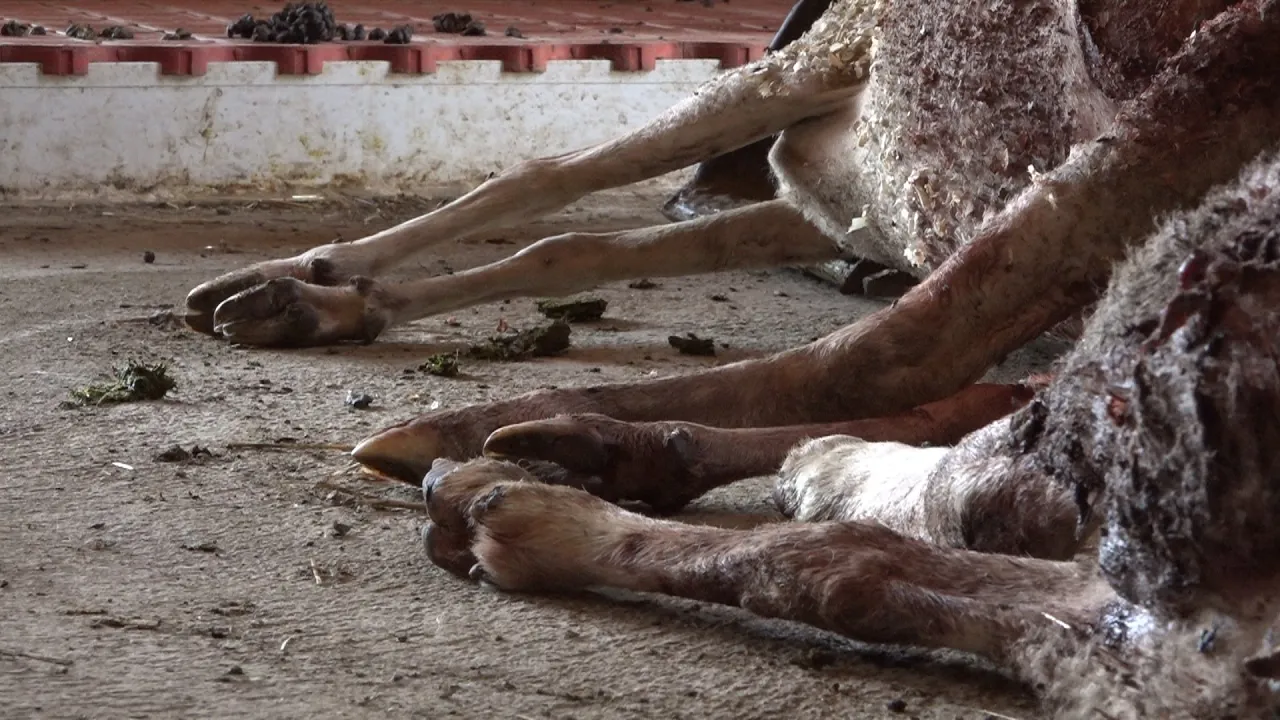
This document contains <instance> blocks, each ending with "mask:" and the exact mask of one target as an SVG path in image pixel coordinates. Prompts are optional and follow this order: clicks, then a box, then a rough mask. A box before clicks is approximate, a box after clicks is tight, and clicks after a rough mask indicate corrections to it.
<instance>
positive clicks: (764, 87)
mask: <svg viewBox="0 0 1280 720" xmlns="http://www.w3.org/2000/svg"><path fill="white" fill-rule="evenodd" d="M860 82H861V80H860V79H859V78H858V77H857V76H856V74H855V73H853V72H839V71H835V70H831V69H828V70H806V69H798V70H797V69H794V68H791V67H789V66H783V65H782V64H781V63H779V62H773V61H770V60H768V59H766V60H765V61H762V62H760V63H756V64H753V65H751V66H748V67H746V68H742V69H739V70H734V71H731V72H729V73H726V74H725V75H723V76H721V77H719V78H717V79H716V80H714V81H712V82H711V83H709V84H708V85H707V86H705V87H704V88H702V89H701V90H700V91H699V92H698V93H696V94H695V95H694V96H692V97H690V98H689V99H687V100H685V101H683V102H681V103H679V104H677V105H675V106H674V107H672V108H671V109H670V110H668V111H667V112H665V113H663V114H662V115H661V116H660V117H658V118H657V119H655V120H653V121H651V122H649V123H648V124H646V125H645V126H643V127H641V128H639V129H637V130H635V131H632V132H630V133H627V134H626V135H623V136H621V137H619V138H617V139H615V140H612V141H610V142H607V143H604V144H602V145H597V146H595V147H591V148H587V149H584V150H579V151H576V152H571V153H567V154H565V155H560V156H557V157H549V158H540V159H536V160H531V161H529V162H525V163H521V164H519V165H517V166H516V167H514V168H512V169H510V170H508V171H506V172H504V173H502V174H501V175H499V176H497V177H494V178H492V179H490V180H488V181H487V182H485V183H484V184H482V185H480V186H479V187H477V188H476V189H475V190H472V191H471V192H470V193H468V194H466V195H464V196H462V197H461V198H458V199H457V200H455V201H453V202H451V203H449V204H448V205H445V206H444V207H441V208H439V209H437V210H435V211H433V212H430V213H427V214H426V215H422V216H420V217H418V218H415V219H413V220H409V221H407V222H404V223H401V224H399V225H397V226H395V227H393V228H390V229H387V230H384V231H382V232H380V233H377V234H375V235H371V236H369V237H366V238H363V239H361V240H357V241H355V242H351V243H344V244H330V245H324V246H320V247H317V248H313V249H311V250H308V251H307V252H305V253H302V254H301V255H298V256H296V257H292V258H285V259H279V260H270V261H267V262H264V263H259V264H257V265H253V266H250V267H248V268H244V269H241V270H237V271H235V272H232V273H229V274H227V275H223V276H222V277H219V278H217V279H215V280H212V281H209V282H206V283H204V284H203V285H200V286H199V287H197V288H195V289H194V290H192V291H191V293H190V294H189V295H188V296H187V307H188V309H189V311H190V313H191V316H190V319H189V323H190V324H191V325H192V327H194V328H195V329H197V330H201V331H203V332H214V330H215V329H216V327H217V326H218V325H219V324H220V319H219V316H218V309H219V308H220V306H221V305H222V303H224V302H225V301H226V300H227V299H228V298H232V297H235V296H237V295H238V294H242V293H254V292H276V293H279V292H280V291H278V290H270V291H267V290H263V289H261V286H262V285H263V284H264V283H267V282H269V281H271V280H274V279H289V280H292V281H296V282H298V283H305V284H311V285H339V284H341V283H343V282H346V281H347V280H349V279H351V278H353V277H357V276H361V277H363V276H374V275H377V274H378V273H380V272H383V271H385V270H386V269H387V268H390V267H392V266H394V265H396V264H398V263H401V262H403V261H405V260H407V259H408V258H410V257H412V256H413V255H415V254H416V253H419V252H422V251H425V250H427V249H428V248H431V247H432V246H434V245H436V244H437V243H441V242H444V241H447V240H454V239H460V238H466V237H471V236H475V235H478V234H480V233H484V232H488V231H492V230H496V229H499V228H503V227H509V226H511V225H514V224H518V223H521V222H527V221H529V220H532V219H534V218H537V217H539V216H542V215H545V214H547V213H550V212H554V211H556V210H558V209H560V208H563V207H564V206H566V205H568V204H569V203H571V202H573V201H575V200H577V199H579V198H581V197H583V196H585V195H587V194H589V193H592V192H594V191H597V190H603V189H606V188H612V187H621V186H623V185H629V184H631V183H634V182H639V181H641V180H645V179H647V178H652V177H657V176H659V175H662V174H664V173H667V172H671V171H674V170H679V169H680V168H683V167H686V166H688V165H690V164H692V163H696V162H698V161H700V160H704V159H707V158H710V157H714V156H716V155H720V154H722V153H724V152H726V151H729V150H733V149H734V148H738V147H741V146H743V145H746V144H748V143H750V142H752V141H754V140H757V139H759V138H761V137H765V136H768V135H771V134H774V133H777V132H779V131H781V130H782V129H784V128H786V127H788V126H790V125H792V124H794V123H796V122H799V121H800V120H803V119H805V118H809V117H813V116H816V115H822V114H824V113H827V112H830V111H831V110H832V109H834V108H836V107H838V106H840V105H842V104H844V103H847V102H848V101H849V98H850V97H852V96H853V95H854V94H855V93H856V92H857V91H858V90H859V88H860V87H861V85H860ZM285 294H292V295H293V296H295V297H298V296H303V300H306V299H308V298H306V297H305V291H303V290H298V289H292V290H289V291H287V292H286V293H285ZM261 305H262V307H264V308H272V307H276V305H275V304H273V303H262V304H261ZM288 307H290V305H289V304H285V305H283V306H282V307H280V309H279V310H278V313H280V314H284V313H287V312H288ZM320 324H321V325H323V324H324V323H320ZM367 331H368V328H360V329H359V331H358V332H357V333H356V334H355V335H354V337H353V339H364V337H365V335H367ZM241 335H242V337H241V338H238V340H240V341H241V342H255V343H259V344H277V342H276V335H275V334H273V333H272V332H270V331H269V330H264V331H256V332H247V331H242V332H241ZM336 339H338V338H335V337H332V336H325V335H323V334H320V335H318V336H317V337H316V338H315V340H314V342H315V343H323V342H333V341H335V340H336ZM301 340H302V338H300V337H299V333H297V332H294V333H288V332H283V336H282V337H280V338H279V343H280V344H291V345H297V344H302V343H301Z"/></svg>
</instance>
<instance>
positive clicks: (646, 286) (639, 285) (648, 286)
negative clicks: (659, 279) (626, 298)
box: [627, 278, 658, 290]
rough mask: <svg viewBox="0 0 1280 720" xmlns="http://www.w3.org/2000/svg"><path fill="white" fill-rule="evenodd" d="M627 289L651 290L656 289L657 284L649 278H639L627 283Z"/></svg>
mask: <svg viewBox="0 0 1280 720" xmlns="http://www.w3.org/2000/svg"><path fill="white" fill-rule="evenodd" d="M627 287H629V288H631V289H632V290H652V289H654V288H656V287H658V283H656V282H654V281H652V280H650V279H649V278H640V279H639V280H632V281H631V282H629V283H627Z"/></svg>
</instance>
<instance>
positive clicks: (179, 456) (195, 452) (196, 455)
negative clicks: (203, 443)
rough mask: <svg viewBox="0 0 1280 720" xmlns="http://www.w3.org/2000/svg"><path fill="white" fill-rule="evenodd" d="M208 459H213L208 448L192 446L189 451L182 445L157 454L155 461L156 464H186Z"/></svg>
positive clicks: (173, 446)
mask: <svg viewBox="0 0 1280 720" xmlns="http://www.w3.org/2000/svg"><path fill="white" fill-rule="evenodd" d="M206 457H210V458H211V457H213V453H212V452H210V451H209V449H208V448H202V447H200V446H199V445H192V446H191V449H190V450H187V449H186V448H184V447H182V446H181V445H172V446H170V447H169V448H168V449H167V450H164V451H163V452H160V453H157V454H156V456H155V460H156V462H167V463H185V462H191V461H192V460H198V459H200V458H206Z"/></svg>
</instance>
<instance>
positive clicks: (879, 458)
mask: <svg viewBox="0 0 1280 720" xmlns="http://www.w3.org/2000/svg"><path fill="white" fill-rule="evenodd" d="M1011 435H1012V434H1011V431H1010V420H1009V419H1007V418H1006V419H1002V420H998V421H996V422H993V423H992V424H990V425H988V426H987V427H984V428H982V429H980V430H978V431H976V432H974V433H972V434H970V435H969V436H967V437H966V438H965V439H964V440H963V441H961V442H960V443H959V445H957V446H956V447H932V448H918V447H911V446H910V445H906V444H903V443H900V442H875V441H871V440H868V439H861V438H857V437H839V436H837V437H824V438H819V439H817V440H812V441H810V442H807V443H805V444H803V445H801V446H799V447H797V448H795V450H793V451H792V452H791V454H790V455H788V456H787V459H786V462H785V463H783V465H782V470H781V471H780V472H779V473H778V482H777V484H776V485H775V486H774V491H773V499H774V503H775V504H776V505H777V506H778V509H779V510H780V511H781V512H782V513H783V514H784V515H787V516H788V517H791V518H793V519H795V520H800V521H804V522H825V521H833V520H834V521H840V522H873V523H877V524H879V525H883V526H885V527H887V528H890V529H892V530H894V531H895V532H898V533H901V534H903V535H905V536H907V537H912V538H917V539H919V540H923V541H925V542H928V543H930V544H933V545H941V546H946V547H954V548H964V549H968V550H974V551H977V552H984V553H1001V554H1008V555H1023V556H1030V557H1038V558H1046V559H1053V560H1069V559H1071V558H1072V557H1074V556H1075V555H1076V554H1078V553H1079V552H1080V551H1081V550H1082V549H1083V548H1084V545H1085V541H1086V540H1087V539H1088V538H1089V537H1090V536H1091V534H1090V533H1089V532H1088V531H1087V530H1086V529H1083V528H1081V527H1080V523H1079V509H1078V506H1077V504H1076V499H1075V496H1074V494H1073V492H1072V489H1071V487H1070V486H1069V485H1068V484H1066V483H1063V482H1061V481H1059V480H1057V479H1055V478H1054V477H1052V476H1051V475H1050V474H1049V473H1047V472H1045V471H1044V469H1043V468H1042V467H1040V466H1039V465H1038V464H1037V463H1036V462H1035V458H1033V457H1029V456H1025V455H1023V454H1021V453H1020V452H1019V451H1018V450H1017V449H1016V448H1015V447H1013V446H1012V444H1011V443H1010V442H1009V440H1010V437H1011Z"/></svg>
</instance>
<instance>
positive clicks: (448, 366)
mask: <svg viewBox="0 0 1280 720" xmlns="http://www.w3.org/2000/svg"><path fill="white" fill-rule="evenodd" d="M418 371H419V372H424V373H426V374H428V375H438V376H439V377H447V378H451V377H458V372H459V366H458V353H456V352H453V353H437V354H435V355H432V356H431V357H428V358H427V361H426V362H424V363H422V364H421V365H419V366H418Z"/></svg>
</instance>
